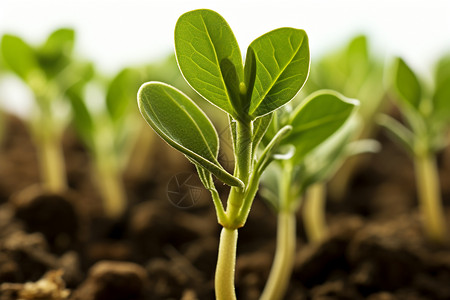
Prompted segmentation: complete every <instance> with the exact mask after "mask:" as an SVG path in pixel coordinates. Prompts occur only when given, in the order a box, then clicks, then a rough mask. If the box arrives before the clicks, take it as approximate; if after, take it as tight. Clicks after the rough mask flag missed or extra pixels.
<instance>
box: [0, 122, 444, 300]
mask: <svg viewBox="0 0 450 300" xmlns="http://www.w3.org/2000/svg"><path fill="white" fill-rule="evenodd" d="M377 139H378V140H379V141H380V142H381V143H382V145H383V149H382V150H381V151H380V152H379V153H377V154H374V155H370V156H367V164H366V165H365V167H364V168H361V170H360V171H358V173H357V174H356V176H355V177H354V180H353V181H352V183H351V187H350V189H349V191H348V194H347V195H346V197H344V199H343V200H342V201H336V200H331V199H330V200H329V201H328V202H327V218H328V219H327V221H328V224H329V226H330V230H329V234H328V236H327V237H326V238H325V239H324V240H323V241H322V242H319V243H307V242H306V238H305V235H304V232H303V229H302V225H301V224H302V220H301V217H300V214H299V217H298V226H297V230H298V234H297V246H298V247H297V249H298V250H297V253H296V260H295V266H294V273H293V275H292V278H291V282H290V285H289V289H288V293H287V296H286V299H320V300H328V299H330V300H331V299H370V300H376V299H380V300H395V299H450V247H448V246H437V245H433V244H431V243H430V242H429V241H427V240H426V238H425V237H424V234H423V229H422V225H421V219H420V215H419V213H418V209H417V199H416V192H415V184H414V173H413V166H412V162H411V160H410V159H409V158H408V157H407V156H406V155H405V153H404V152H403V151H402V150H401V149H399V148H398V147H397V146H396V145H393V144H392V143H391V142H390V141H389V140H388V139H387V138H386V137H385V136H384V134H383V133H382V132H381V133H379V134H378V136H377ZM63 145H64V154H65V159H66V164H67V176H68V181H69V186H70V189H69V191H68V192H67V193H65V194H64V195H58V194H48V193H45V192H44V191H42V190H41V189H40V187H39V185H38V184H39V173H38V163H37V161H36V151H35V148H34V146H33V142H32V140H31V138H30V135H29V132H28V130H27V127H26V126H25V124H24V123H23V122H22V121H21V120H19V119H18V118H16V117H13V116H8V118H7V120H6V128H5V134H4V138H3V141H2V144H1V149H0V178H1V180H0V300H9V299H49V300H52V299H54V300H56V299H80V300H81V299H83V300H91V299H92V300H103V299H108V300H115V299H117V300H119V299H120V300H125V299H136V300H139V299H183V300H188V299H213V298H214V290H213V277H214V269H215V263H216V258H217V247H218V236H219V232H220V227H219V225H218V224H217V221H216V218H215V213H214V209H213V206H212V203H211V200H210V199H209V196H208V193H207V192H206V191H205V190H204V189H203V188H201V185H200V183H199V182H198V179H196V177H195V175H194V176H192V175H193V174H195V169H194V168H193V166H192V165H191V164H189V163H188V162H187V160H186V159H185V158H184V157H183V156H182V155H180V154H178V153H176V152H175V151H173V150H172V149H170V148H169V147H168V146H167V145H166V144H164V143H163V142H162V141H160V140H159V139H156V142H155V145H154V149H153V154H152V155H150V156H149V157H148V159H149V160H150V163H149V166H151V167H150V168H149V170H148V173H147V176H146V177H145V178H138V179H136V178H134V179H133V180H131V179H130V178H126V177H125V178H124V182H125V183H126V187H127V194H128V201H129V208H128V210H127V212H126V213H125V214H124V216H123V217H122V218H120V219H119V220H108V219H107V218H105V217H104V214H103V211H102V205H101V198H100V195H99V193H98V191H97V190H96V188H95V185H94V180H93V178H92V177H91V175H90V174H91V167H92V166H91V160H90V157H89V155H88V153H87V151H86V150H85V149H84V147H83V145H82V144H81V143H80V141H79V140H78V139H77V138H76V135H75V134H74V133H73V131H71V130H70V129H69V130H67V132H66V134H65V136H64V141H63ZM438 163H439V169H440V172H441V173H440V178H441V180H442V182H441V185H442V193H443V199H444V204H445V206H446V214H447V220H450V154H449V153H441V154H439V157H438ZM183 182H184V183H185V184H184V185H183V184H182V183H183ZM222 187H223V186H222V185H219V188H221V189H223V190H221V194H223V196H224V197H225V193H226V189H225V187H223V188H222ZM183 196H186V197H183ZM275 232H276V218H275V215H274V213H273V211H271V209H270V208H269V207H268V206H266V205H265V203H264V202H263V201H262V200H261V199H259V198H257V199H256V200H255V202H254V207H253V209H252V211H251V214H250V217H249V220H248V222H247V224H246V226H245V227H244V228H242V229H240V231H239V243H238V258H237V265H236V291H237V295H238V298H239V299H249V300H252V299H258V297H259V295H260V292H261V291H262V289H263V287H264V283H265V281H266V279H267V276H268V273H269V270H270V266H271V263H272V258H273V253H274V248H275ZM449 232H450V228H449Z"/></svg>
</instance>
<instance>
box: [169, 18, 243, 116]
mask: <svg viewBox="0 0 450 300" xmlns="http://www.w3.org/2000/svg"><path fill="white" fill-rule="evenodd" d="M175 53H176V56H177V60H178V65H179V67H180V70H181V72H182V73H183V76H184V78H185V79H186V81H187V82H188V83H189V84H190V85H191V86H192V87H193V88H194V89H195V90H196V91H197V92H198V93H199V94H200V95H201V96H203V97H204V98H205V99H206V100H208V101H210V102H211V103H212V104H214V105H216V106H217V107H219V108H221V109H222V110H224V111H225V112H227V113H229V114H231V115H232V116H233V117H235V118H237V117H238V113H239V112H236V110H235V109H234V107H233V103H237V102H239V101H240V100H239V99H235V98H234V97H236V83H240V82H243V78H244V75H243V72H244V68H243V66H242V56H241V52H240V50H239V46H238V44H237V41H236V38H235V36H234V34H233V32H232V30H231V28H230V27H229V25H228V24H227V22H226V21H225V19H224V18H222V16H220V15H219V14H218V13H216V12H214V11H211V10H207V9H200V10H194V11H190V12H187V13H185V14H183V15H182V16H181V17H180V18H179V19H178V21H177V24H176V27H175Z"/></svg>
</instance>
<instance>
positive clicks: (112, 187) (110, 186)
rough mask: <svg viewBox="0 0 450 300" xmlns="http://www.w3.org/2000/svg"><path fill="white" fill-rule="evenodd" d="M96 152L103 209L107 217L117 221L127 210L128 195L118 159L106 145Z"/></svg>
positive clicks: (98, 182)
mask: <svg viewBox="0 0 450 300" xmlns="http://www.w3.org/2000/svg"><path fill="white" fill-rule="evenodd" d="M97 147H102V148H101V149H96V151H95V168H96V172H97V184H98V186H99V190H100V193H101V196H102V199H103V208H104V210H105V214H106V216H108V217H109V218H111V219H117V218H119V217H120V215H121V214H122V213H123V211H124V210H125V206H126V194H125V189H124V186H123V181H122V176H121V172H120V168H119V164H118V161H117V159H116V158H115V157H114V153H111V152H112V151H113V150H111V149H108V147H105V145H97Z"/></svg>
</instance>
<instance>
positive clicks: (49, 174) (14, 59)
mask: <svg viewBox="0 0 450 300" xmlns="http://www.w3.org/2000/svg"><path fill="white" fill-rule="evenodd" d="M74 37H75V34H74V31H73V30H71V29H59V30H56V31H55V32H53V33H52V34H50V36H49V37H48V39H47V40H46V41H45V42H44V43H43V44H42V45H40V46H37V47H32V46H30V45H28V44H27V43H26V42H25V41H23V40H22V39H21V38H19V37H17V36H13V35H9V34H6V35H4V36H3V38H2V43H1V52H2V55H3V59H4V61H5V64H6V65H7V66H8V67H9V69H10V70H11V71H13V72H14V73H15V74H16V75H17V76H19V77H20V78H21V79H22V80H23V81H24V82H25V83H26V84H27V85H28V86H29V88H30V89H31V91H32V92H33V94H34V96H35V100H36V107H35V108H36V111H35V115H34V117H33V119H32V120H31V122H30V125H31V129H32V133H33V135H34V140H35V143H36V145H37V151H38V158H39V163H40V169H41V177H42V178H41V180H42V181H43V185H44V187H45V188H46V189H47V190H48V191H50V192H63V191H64V190H65V189H66V188H67V182H66V172H65V166H64V158H63V153H62V148H61V136H62V132H63V129H64V128H65V125H66V124H67V121H68V113H67V112H68V111H69V110H68V109H67V107H66V106H67V105H68V103H67V102H65V101H64V98H65V96H66V95H65V93H66V91H67V89H68V88H69V87H70V86H72V85H73V84H75V83H77V82H81V81H83V80H84V74H85V73H86V69H85V65H83V64H78V63H76V62H74V61H73V59H72V57H71V56H72V50H73V45H74Z"/></svg>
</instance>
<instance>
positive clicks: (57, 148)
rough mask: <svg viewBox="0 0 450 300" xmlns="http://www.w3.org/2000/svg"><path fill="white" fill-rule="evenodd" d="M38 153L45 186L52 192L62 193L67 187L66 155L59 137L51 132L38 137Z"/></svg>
mask: <svg viewBox="0 0 450 300" xmlns="http://www.w3.org/2000/svg"><path fill="white" fill-rule="evenodd" d="M38 144H39V147H38V155H39V163H40V169H41V174H42V181H43V184H44V186H45V188H46V189H47V190H48V191H50V192H55V193H61V192H64V191H65V190H66V189H67V182H66V172H65V164H64V155H63V152H62V146H61V145H60V143H59V139H58V137H57V136H55V134H51V133H50V132H47V133H43V135H42V136H41V138H38Z"/></svg>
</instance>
